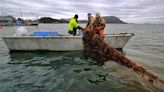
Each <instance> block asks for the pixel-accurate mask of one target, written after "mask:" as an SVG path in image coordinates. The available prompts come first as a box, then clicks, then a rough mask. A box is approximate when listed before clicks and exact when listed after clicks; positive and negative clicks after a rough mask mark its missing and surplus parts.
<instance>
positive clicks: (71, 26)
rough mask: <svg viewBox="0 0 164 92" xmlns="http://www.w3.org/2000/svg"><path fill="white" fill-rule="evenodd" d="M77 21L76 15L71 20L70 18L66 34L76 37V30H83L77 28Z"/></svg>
mask: <svg viewBox="0 0 164 92" xmlns="http://www.w3.org/2000/svg"><path fill="white" fill-rule="evenodd" d="M77 19H78V15H77V14H76V15H75V16H74V17H73V18H71V20H70V21H69V26H68V33H69V34H72V35H73V36H75V35H76V31H77V29H82V30H84V29H83V28H82V27H80V26H79V23H78V21H77Z"/></svg>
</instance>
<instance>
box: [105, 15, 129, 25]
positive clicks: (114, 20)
mask: <svg viewBox="0 0 164 92" xmlns="http://www.w3.org/2000/svg"><path fill="white" fill-rule="evenodd" d="M103 18H104V20H105V21H106V23H116V24H127V23H126V22H124V21H122V20H120V19H119V18H118V17H115V16H104V17H103Z"/></svg>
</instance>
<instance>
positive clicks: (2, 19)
mask: <svg viewBox="0 0 164 92" xmlns="http://www.w3.org/2000/svg"><path fill="white" fill-rule="evenodd" d="M14 24H15V18H14V17H12V16H0V25H3V26H13V25H14Z"/></svg>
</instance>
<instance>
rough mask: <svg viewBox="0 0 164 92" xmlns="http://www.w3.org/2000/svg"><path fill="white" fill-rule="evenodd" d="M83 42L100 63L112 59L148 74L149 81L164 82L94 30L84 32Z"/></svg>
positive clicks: (91, 55) (94, 58) (86, 50)
mask: <svg viewBox="0 0 164 92" xmlns="http://www.w3.org/2000/svg"><path fill="white" fill-rule="evenodd" d="M83 44H84V51H85V52H86V53H87V55H88V56H89V57H91V58H92V59H93V60H95V61H97V62H98V63H101V64H102V63H104V62H106V61H108V60H112V61H115V62H117V63H119V64H121V65H123V66H126V67H127V68H130V69H133V70H134V71H135V72H137V73H139V74H141V75H142V77H144V76H147V78H148V81H150V82H152V83H154V82H155V81H156V82H160V83H162V84H164V81H163V80H161V79H159V78H158V76H156V75H154V74H153V73H151V72H149V71H148V70H147V69H146V68H144V67H143V66H141V65H139V64H137V63H135V62H134V61H132V60H130V59H128V58H127V57H125V56H124V55H122V54H121V53H120V52H118V51H117V50H115V49H114V48H113V47H111V46H110V45H109V44H107V43H106V42H105V41H104V40H103V39H102V37H100V36H99V35H97V34H95V33H94V30H89V31H88V30H87V31H85V32H84V36H83Z"/></svg>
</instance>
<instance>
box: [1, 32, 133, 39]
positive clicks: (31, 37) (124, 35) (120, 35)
mask: <svg viewBox="0 0 164 92" xmlns="http://www.w3.org/2000/svg"><path fill="white" fill-rule="evenodd" d="M133 35H134V34H133V33H119V34H105V37H106V38H108V37H132V36H133ZM2 38H4V39H5V38H17V39H19V38H30V39H35V38H47V39H49V38H59V39H60V38H82V36H68V35H61V36H2Z"/></svg>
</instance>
